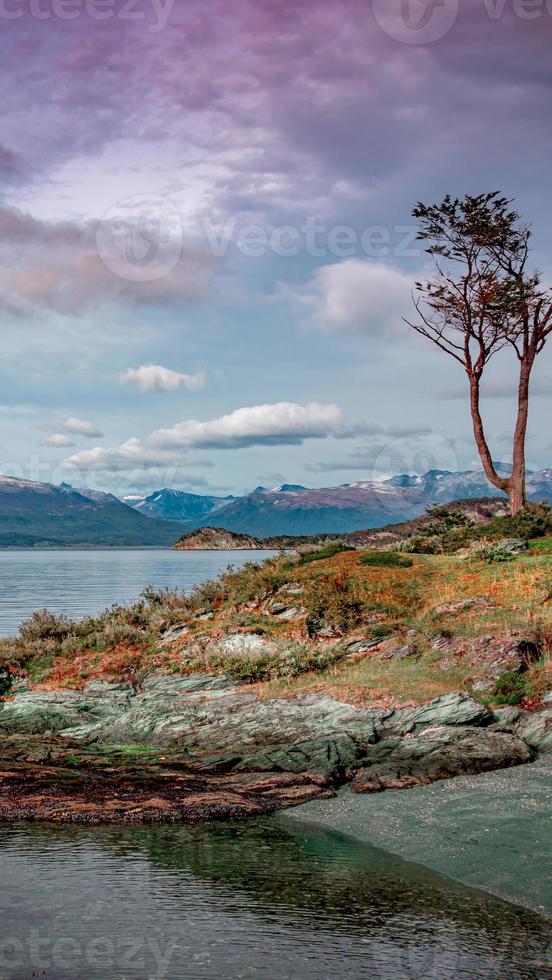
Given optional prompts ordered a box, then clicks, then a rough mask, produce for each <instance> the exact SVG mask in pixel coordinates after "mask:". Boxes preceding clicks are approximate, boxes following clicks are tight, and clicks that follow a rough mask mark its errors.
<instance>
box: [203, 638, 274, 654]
mask: <svg viewBox="0 0 552 980" xmlns="http://www.w3.org/2000/svg"><path fill="white" fill-rule="evenodd" d="M215 650H216V651H217V653H221V654H229V655H230V656H234V657H239V656H244V657H248V658H249V659H253V658H255V657H264V656H267V655H268V654H271V653H275V652H276V644H275V643H273V642H272V641H271V640H267V639H266V637H264V636H257V634H256V633H228V634H227V635H226V636H223V637H222V638H221V639H220V640H218V641H217V642H216V644H215Z"/></svg>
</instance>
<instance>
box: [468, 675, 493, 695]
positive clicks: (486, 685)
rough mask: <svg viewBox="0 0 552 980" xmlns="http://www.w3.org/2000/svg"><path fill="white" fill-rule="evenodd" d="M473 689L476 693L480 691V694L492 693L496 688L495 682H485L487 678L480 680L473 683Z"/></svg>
mask: <svg viewBox="0 0 552 980" xmlns="http://www.w3.org/2000/svg"><path fill="white" fill-rule="evenodd" d="M471 686H472V688H473V690H474V691H479V693H480V694H482V693H484V692H485V691H490V690H491V688H493V687H494V681H489V680H485V678H479V679H476V680H474V681H472V685H471Z"/></svg>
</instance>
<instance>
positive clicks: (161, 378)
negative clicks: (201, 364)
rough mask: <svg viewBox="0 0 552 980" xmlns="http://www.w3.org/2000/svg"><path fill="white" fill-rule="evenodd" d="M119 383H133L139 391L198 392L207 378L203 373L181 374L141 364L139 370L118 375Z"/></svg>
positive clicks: (156, 365) (155, 365)
mask: <svg viewBox="0 0 552 980" xmlns="http://www.w3.org/2000/svg"><path fill="white" fill-rule="evenodd" d="M119 381H121V382H122V383H125V384H129V383H134V384H137V385H138V387H139V388H140V391H144V392H146V391H176V390H177V389H178V388H182V387H184V388H187V389H188V391H198V389H199V388H203V387H204V385H205V382H206V381H207V377H206V375H205V372H204V371H198V372H197V374H181V373H180V372H178V371H171V369H170V368H166V367H161V365H160V364H143V365H142V367H139V368H128V369H127V370H126V371H122V372H121V374H120V375H119Z"/></svg>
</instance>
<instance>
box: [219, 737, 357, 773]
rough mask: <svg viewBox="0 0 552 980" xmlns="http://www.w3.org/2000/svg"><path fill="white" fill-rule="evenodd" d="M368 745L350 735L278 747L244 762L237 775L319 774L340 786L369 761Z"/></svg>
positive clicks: (250, 757) (238, 767) (237, 770)
mask: <svg viewBox="0 0 552 980" xmlns="http://www.w3.org/2000/svg"><path fill="white" fill-rule="evenodd" d="M367 745H368V740H367V741H365V742H364V743H363V742H361V741H359V740H357V739H354V738H352V737H351V736H350V735H337V736H335V737H334V738H325V739H314V740H312V741H309V742H299V743H291V744H288V745H282V746H275V747H272V748H267V749H265V750H264V751H263V752H258V753H257V754H256V755H251V756H247V757H246V758H245V759H242V760H241V761H240V762H239V764H238V765H236V766H235V771H236V772H244V771H254V772H265V771H266V772H294V773H300V772H303V773H309V774H312V773H318V774H319V775H321V776H322V777H323V778H324V779H325V780H327V781H328V782H330V783H334V784H338V783H340V782H343V781H344V780H345V777H346V774H347V773H348V772H350V771H351V770H353V769H356V768H358V766H359V764H360V761H361V760H362V759H364V758H366V749H367Z"/></svg>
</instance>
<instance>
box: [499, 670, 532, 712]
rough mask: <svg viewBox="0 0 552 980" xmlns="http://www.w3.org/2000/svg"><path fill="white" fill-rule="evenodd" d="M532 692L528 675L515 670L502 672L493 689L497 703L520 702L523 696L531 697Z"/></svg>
mask: <svg viewBox="0 0 552 980" xmlns="http://www.w3.org/2000/svg"><path fill="white" fill-rule="evenodd" d="M532 693H533V691H532V688H531V685H530V683H529V681H528V679H527V677H526V676H525V675H524V674H518V673H516V671H515V670H508V671H507V672H506V673H505V674H502V677H499V679H498V680H497V682H496V684H495V686H494V688H493V691H492V694H493V698H494V701H495V704H519V702H520V701H521V699H522V698H527V697H531V695H532Z"/></svg>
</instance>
